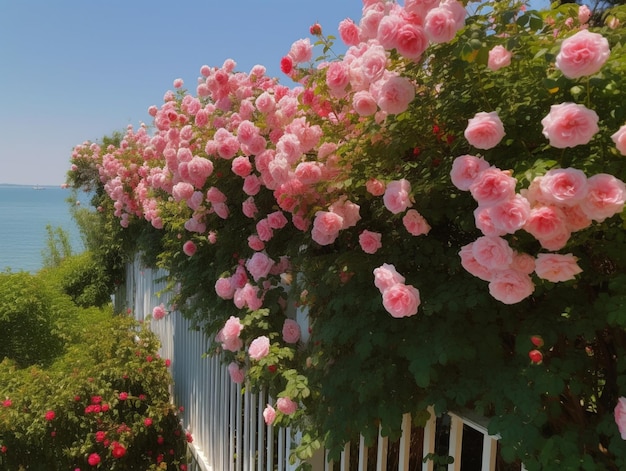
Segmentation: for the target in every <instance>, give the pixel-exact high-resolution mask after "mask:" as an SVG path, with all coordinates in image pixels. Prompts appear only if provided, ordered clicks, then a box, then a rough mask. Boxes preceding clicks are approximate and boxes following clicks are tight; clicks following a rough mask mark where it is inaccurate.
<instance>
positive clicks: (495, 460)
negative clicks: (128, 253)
mask: <svg viewBox="0 0 626 471" xmlns="http://www.w3.org/2000/svg"><path fill="white" fill-rule="evenodd" d="M165 275H166V273H165V272H163V271H162V270H152V269H150V268H145V267H142V266H141V263H140V262H139V261H136V262H135V263H134V264H129V266H128V268H127V274H126V285H125V290H121V291H120V294H119V295H117V296H116V299H115V304H116V308H117V309H118V310H121V309H124V310H126V309H127V308H129V309H131V311H132V313H133V314H134V316H135V318H136V319H138V320H140V321H143V320H144V319H145V318H146V317H147V315H148V314H151V313H152V309H153V308H154V307H155V306H157V305H159V304H161V303H163V304H164V305H165V306H168V302H169V300H170V297H171V296H170V294H168V293H166V292H165V287H166V282H165V281H164V277H165ZM150 329H151V330H152V331H153V332H154V333H155V334H156V335H157V336H158V337H159V339H160V341H161V348H160V355H161V356H162V357H163V358H169V359H170V360H171V362H172V363H171V366H170V368H171V373H172V377H173V380H174V384H173V387H172V400H173V401H174V403H175V404H176V405H178V406H181V407H182V408H183V411H184V412H183V415H182V416H183V427H184V428H186V429H187V430H188V431H189V432H190V433H191V434H192V436H193V442H192V443H191V444H190V447H189V449H190V453H191V455H192V457H193V462H192V464H191V467H190V470H191V471H252V470H258V471H265V470H268V471H269V470H277V471H292V470H294V469H295V468H296V467H297V464H290V463H289V455H290V453H291V447H292V443H295V442H296V441H297V440H296V437H293V436H292V432H291V430H290V429H282V428H275V427H272V426H266V425H265V422H264V420H263V416H262V412H263V409H264V408H265V405H266V404H267V403H269V402H272V400H271V398H268V397H266V395H265V394H263V393H260V394H252V393H250V391H246V390H245V388H241V387H240V386H239V385H237V384H235V383H233V382H232V381H231V379H230V375H229V374H228V370H227V368H226V367H225V366H224V365H223V364H222V362H221V361H220V359H219V357H218V356H207V355H205V353H206V352H207V348H208V340H207V338H206V336H205V335H204V334H203V333H202V332H200V331H195V330H192V329H191V325H190V322H189V321H188V320H187V319H185V318H183V316H182V315H180V314H179V313H171V314H170V315H168V316H166V317H165V318H164V319H161V320H159V321H152V322H151V323H150ZM412 434H416V435H413V437H412ZM468 437H473V438H472V440H471V442H472V444H471V447H470V446H467V447H466V450H465V452H464V450H463V444H464V443H468V440H469V438H468ZM497 440H498V437H494V436H491V435H489V433H488V432H487V429H486V427H485V426H484V425H483V424H481V423H480V421H479V420H476V419H471V418H469V417H468V416H467V415H466V414H457V413H448V414H446V415H444V416H442V417H440V418H439V419H438V418H437V417H436V416H435V414H434V413H431V416H430V419H429V421H428V422H427V423H426V425H425V427H423V428H420V429H416V428H414V427H412V425H411V416H410V414H405V415H404V417H403V421H402V436H401V439H400V441H399V442H398V443H395V444H390V443H389V440H388V438H387V437H384V436H382V435H381V434H380V432H379V436H378V439H377V443H376V445H375V446H374V447H371V448H368V447H366V445H365V440H364V438H363V437H361V439H360V441H359V442H358V443H355V444H347V445H346V446H345V448H344V450H343V452H342V453H341V458H340V460H339V462H337V463H333V462H331V461H329V460H328V459H327V456H325V455H324V453H323V452H320V453H318V454H317V455H316V456H314V457H313V458H312V459H311V460H310V461H309V464H310V465H311V466H312V468H313V470H314V471H349V470H351V469H353V470H358V471H365V470H372V469H375V470H376V471H386V470H388V469H397V470H398V471H409V469H410V470H416V469H421V470H422V471H434V470H436V469H441V468H436V467H435V463H434V462H433V460H426V462H423V460H422V459H423V458H424V457H426V456H427V455H430V456H434V455H435V454H436V455H440V456H451V457H452V458H453V459H454V461H453V462H452V463H450V464H448V465H447V470H448V471H500V470H504V469H506V471H511V470H520V471H525V468H524V466H523V465H518V466H517V467H514V466H513V467H512V466H511V465H507V466H506V468H504V467H503V465H502V464H501V463H499V454H498V441H497ZM479 442H480V443H479ZM352 448H354V450H352ZM468 452H471V453H468ZM411 460H413V462H411ZM416 460H418V461H419V463H416V462H415V461H416Z"/></svg>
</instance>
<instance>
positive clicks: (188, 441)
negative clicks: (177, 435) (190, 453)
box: [185, 432, 193, 443]
mask: <svg viewBox="0 0 626 471" xmlns="http://www.w3.org/2000/svg"><path fill="white" fill-rule="evenodd" d="M185 439H186V440H187V443H191V442H193V437H192V436H191V434H190V433H189V432H186V433H185Z"/></svg>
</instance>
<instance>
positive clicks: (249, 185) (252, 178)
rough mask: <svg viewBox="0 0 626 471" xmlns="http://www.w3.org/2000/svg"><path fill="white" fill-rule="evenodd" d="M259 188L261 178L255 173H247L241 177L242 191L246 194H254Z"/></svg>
mask: <svg viewBox="0 0 626 471" xmlns="http://www.w3.org/2000/svg"><path fill="white" fill-rule="evenodd" d="M260 190H261V180H260V179H259V177H257V176H256V175H254V174H252V175H248V176H247V177H245V178H244V179H243V192H244V193H245V194H246V195H248V196H254V195H256V194H257V193H258V192H259V191H260Z"/></svg>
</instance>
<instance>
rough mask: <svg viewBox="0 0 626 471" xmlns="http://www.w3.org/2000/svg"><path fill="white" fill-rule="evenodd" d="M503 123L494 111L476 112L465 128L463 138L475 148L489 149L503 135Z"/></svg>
mask: <svg viewBox="0 0 626 471" xmlns="http://www.w3.org/2000/svg"><path fill="white" fill-rule="evenodd" d="M504 134H505V132H504V125H503V124H502V121H501V120H500V117H499V116H498V113H497V112H496V111H492V112H490V113H486V112H484V111H482V112H480V113H476V114H475V115H474V117H473V118H470V119H469V120H468V123H467V127H466V128H465V132H464V135H465V139H467V142H469V143H470V144H471V145H472V146H474V147H476V148H477V149H491V148H492V147H495V146H497V145H498V143H499V142H500V141H501V140H502V138H503V137H504Z"/></svg>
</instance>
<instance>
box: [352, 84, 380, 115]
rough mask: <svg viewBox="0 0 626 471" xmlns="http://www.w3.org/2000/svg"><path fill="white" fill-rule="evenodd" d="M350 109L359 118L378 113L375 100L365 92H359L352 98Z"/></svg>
mask: <svg viewBox="0 0 626 471" xmlns="http://www.w3.org/2000/svg"><path fill="white" fill-rule="evenodd" d="M352 107H353V108H354V111H356V112H357V114H358V115H359V116H372V115H373V114H376V111H378V105H377V104H376V100H375V99H374V97H373V96H372V94H371V93H370V92H368V91H367V90H360V91H358V92H356V93H355V94H354V95H353V96H352Z"/></svg>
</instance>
